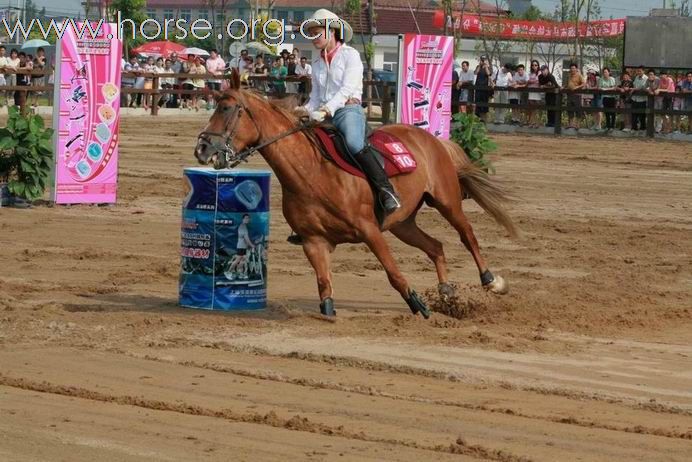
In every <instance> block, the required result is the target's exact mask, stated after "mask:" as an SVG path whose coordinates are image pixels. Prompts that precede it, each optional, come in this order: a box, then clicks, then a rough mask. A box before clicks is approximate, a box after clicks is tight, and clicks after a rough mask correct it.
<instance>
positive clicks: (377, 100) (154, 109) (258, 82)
mask: <svg viewBox="0 0 692 462" xmlns="http://www.w3.org/2000/svg"><path fill="white" fill-rule="evenodd" d="M3 72H4V73H5V74H6V75H9V74H29V75H31V76H32V77H42V76H46V78H47V74H46V73H45V71H24V70H16V71H14V70H9V69H6V70H4V71H3ZM122 76H123V77H124V78H137V77H144V78H146V79H151V87H152V88H151V89H144V88H134V87H129V86H122V88H121V92H122V93H123V94H125V95H139V94H141V95H151V96H152V102H151V109H150V110H151V114H152V115H157V114H158V110H159V102H160V99H161V98H162V97H164V96H165V95H174V96H175V97H176V98H179V97H182V96H185V95H190V96H197V97H205V98H206V97H209V96H210V94H211V90H210V89H209V88H206V87H205V88H199V89H193V90H190V89H184V88H182V83H184V82H183V81H181V79H183V80H185V79H189V80H192V79H197V80H203V81H205V82H206V81H208V80H222V81H223V80H224V79H226V78H227V77H226V76H218V75H213V74H175V73H169V74H163V73H161V74H159V73H151V72H149V73H146V72H139V73H133V72H123V73H122ZM161 79H175V82H176V83H175V84H174V85H175V87H174V88H159V86H160V85H159V84H160V82H161ZM275 82H277V83H278V82H283V83H284V84H285V83H297V84H300V83H304V84H305V88H304V91H303V92H302V97H303V99H306V98H307V96H308V95H309V94H310V89H311V82H310V79H309V78H305V77H298V76H289V77H286V78H284V79H277V78H273V77H271V76H262V75H250V76H249V78H248V81H247V83H246V84H245V85H247V86H248V87H250V88H256V89H258V90H260V91H266V90H267V89H268V88H272V87H274V85H273V84H274V83H275ZM267 84H269V85H267ZM274 88H276V87H274ZM363 89H364V93H365V95H364V97H363V98H362V103H363V105H364V107H366V108H367V110H368V121H376V122H381V123H383V124H387V123H391V122H392V121H393V120H392V119H393V117H392V116H393V114H394V109H395V108H394V104H395V101H396V97H395V92H396V83H394V82H385V81H379V80H366V81H364V82H363ZM463 89H464V90H468V92H469V102H468V103H467V106H468V107H469V108H470V109H471V110H473V109H475V107H476V106H478V107H488V108H505V109H514V110H521V111H526V110H533V111H545V112H548V111H553V112H554V113H555V125H554V127H553V129H554V133H555V134H556V135H560V134H561V133H562V131H563V126H562V117H563V114H564V113H565V112H571V111H576V112H579V113H597V112H600V113H604V114H605V113H616V114H630V115H631V116H634V115H636V114H644V115H645V118H646V132H647V136H649V137H651V138H653V137H654V134H655V116H656V115H663V116H687V117H688V123H690V124H692V107H687V108H686V109H685V110H671V109H657V108H656V100H657V98H662V97H663V94H661V95H658V96H656V95H653V94H651V93H649V92H647V91H644V90H636V91H631V92H630V93H629V94H630V95H642V96H646V107H644V108H633V107H614V108H606V107H591V106H589V107H585V106H583V105H582V106H581V107H578V108H570V107H567V105H566V104H565V103H566V102H567V99H568V98H567V97H568V96H569V95H574V94H583V95H594V96H597V95H601V96H614V97H616V98H620V96H621V95H622V93H620V92H619V91H617V90H615V91H607V90H598V89H588V90H586V89H584V90H576V91H572V90H566V89H561V88H513V87H481V86H475V85H468V86H465V87H463ZM2 91H19V92H22V93H23V94H24V98H23V105H22V110H23V111H26V100H27V98H26V93H27V92H39V91H40V92H46V93H48V94H52V92H53V85H51V84H46V85H42V86H37V85H29V86H22V85H13V86H9V85H4V86H0V92H2ZM477 91H493V92H494V93H495V95H497V94H498V92H500V91H508V92H514V93H518V94H520V95H526V94H528V93H542V94H544V95H554V103H553V104H548V103H547V102H546V99H547V98H543V100H542V101H540V102H539V103H538V104H528V103H527V102H526V99H527V98H524V97H522V98H520V102H519V104H509V103H496V102H488V103H483V102H474V101H473V99H474V93H475V92H477ZM668 95H670V96H672V97H673V98H689V97H692V95H691V94H690V93H669V94H668ZM50 101H51V103H52V99H50ZM373 105H376V106H380V108H381V112H380V114H379V115H373V114H372V113H371V111H370V109H371V107H372V106H373Z"/></svg>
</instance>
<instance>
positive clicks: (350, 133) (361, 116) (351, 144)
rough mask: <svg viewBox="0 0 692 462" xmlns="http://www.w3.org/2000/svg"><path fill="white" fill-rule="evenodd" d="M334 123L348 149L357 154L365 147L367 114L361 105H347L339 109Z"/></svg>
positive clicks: (333, 117) (334, 117) (333, 120)
mask: <svg viewBox="0 0 692 462" xmlns="http://www.w3.org/2000/svg"><path fill="white" fill-rule="evenodd" d="M332 123H333V124H334V126H336V128H338V129H339V131H340V132H341V134H342V135H343V136H344V140H345V141H346V145H347V146H348V149H349V150H350V151H351V153H353V154H357V153H359V152H360V151H362V150H363V148H364V147H365V113H364V112H363V108H362V107H360V104H347V105H346V106H344V107H342V108H341V109H337V111H336V114H334V116H332Z"/></svg>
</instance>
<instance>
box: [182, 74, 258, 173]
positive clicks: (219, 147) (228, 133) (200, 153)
mask: <svg viewBox="0 0 692 462" xmlns="http://www.w3.org/2000/svg"><path fill="white" fill-rule="evenodd" d="M216 102H217V105H216V111H214V114H212V116H211V118H210V119H209V123H208V124H207V126H206V127H205V128H204V130H203V131H202V132H201V133H200V134H199V135H198V136H197V145H196V146H195V157H196V158H197V160H198V161H199V163H200V164H204V165H206V164H209V163H213V165H214V168H217V169H220V168H226V167H228V166H229V165H230V164H232V163H234V162H235V161H238V160H241V159H242V157H243V155H244V154H245V152H246V150H247V149H248V148H251V147H252V146H253V145H255V144H256V143H257V142H258V141H259V138H260V132H259V128H258V126H257V124H256V123H255V120H254V119H253V117H252V114H251V113H250V112H249V111H248V107H247V105H246V98H245V97H244V96H243V94H242V92H241V91H240V77H239V75H238V71H237V70H236V69H234V70H233V74H232V76H231V88H230V90H229V91H227V92H226V93H222V94H219V95H217V96H216Z"/></svg>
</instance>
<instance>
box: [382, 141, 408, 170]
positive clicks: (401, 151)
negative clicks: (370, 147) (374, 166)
mask: <svg viewBox="0 0 692 462" xmlns="http://www.w3.org/2000/svg"><path fill="white" fill-rule="evenodd" d="M384 147H385V148H387V150H388V151H389V152H390V154H391V155H392V159H393V160H394V162H396V164H397V166H398V167H399V168H401V169H410V168H415V167H416V161H415V160H414V159H413V157H411V153H409V152H408V149H406V146H404V145H403V144H402V143H399V142H394V143H385V144H384Z"/></svg>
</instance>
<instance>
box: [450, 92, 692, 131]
mask: <svg viewBox="0 0 692 462" xmlns="http://www.w3.org/2000/svg"><path fill="white" fill-rule="evenodd" d="M463 89H465V90H468V91H469V99H468V100H469V102H468V103H467V106H468V107H469V108H470V109H471V110H474V109H475V108H476V107H488V108H505V109H514V110H523V111H526V110H533V111H545V112H548V111H553V112H554V113H555V117H554V120H555V124H554V126H553V127H552V128H553V129H554V133H555V134H556V135H560V134H562V130H563V127H562V118H563V114H564V113H565V112H577V113H587V114H589V113H598V112H600V113H603V114H606V113H615V114H630V115H631V116H634V115H636V114H644V115H645V118H646V124H645V125H646V134H647V136H648V137H650V138H653V137H654V135H655V116H656V115H663V116H687V117H688V124H692V106H691V107H687V108H686V109H684V110H673V109H667V110H666V109H657V108H656V106H657V104H656V100H657V99H659V98H663V97H664V95H666V96H669V97H672V98H683V99H685V98H692V94H691V93H681V92H676V93H661V94H659V95H654V94H652V93H649V92H648V91H646V90H633V91H629V92H627V93H626V95H632V96H637V95H639V96H646V107H643V108H634V107H617V106H616V107H614V108H606V107H592V106H584V105H583V104H582V105H580V106H578V107H568V106H567V104H566V103H567V99H568V96H570V95H593V96H594V97H596V96H602V97H604V96H605V97H614V98H617V99H618V100H619V99H620V97H621V95H623V93H621V92H620V91H618V90H617V89H615V90H599V89H582V90H566V89H562V88H525V87H524V88H513V87H497V86H496V87H487V86H475V85H469V86H465V87H463ZM476 91H486V92H487V91H493V92H494V94H495V95H497V93H498V92H499V91H507V92H513V93H518V94H519V95H526V94H528V93H542V94H544V95H545V96H547V95H554V99H555V100H554V102H553V104H548V103H547V98H546V97H544V98H543V100H542V101H540V102H539V103H538V104H529V103H527V102H525V101H526V100H527V99H528V98H523V97H521V98H519V99H520V102H519V104H509V103H495V102H488V103H480V102H478V103H477V102H474V101H473V100H474V94H475V92H476ZM527 96H528V95H527ZM578 117H580V118H581V116H580V115H578ZM690 130H691V131H692V125H691V126H690Z"/></svg>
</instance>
